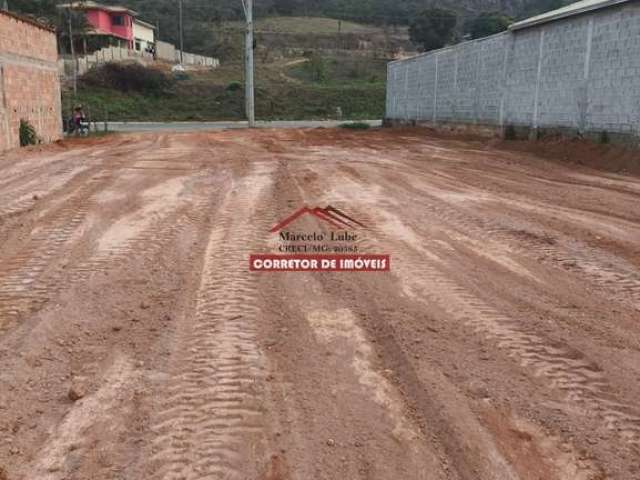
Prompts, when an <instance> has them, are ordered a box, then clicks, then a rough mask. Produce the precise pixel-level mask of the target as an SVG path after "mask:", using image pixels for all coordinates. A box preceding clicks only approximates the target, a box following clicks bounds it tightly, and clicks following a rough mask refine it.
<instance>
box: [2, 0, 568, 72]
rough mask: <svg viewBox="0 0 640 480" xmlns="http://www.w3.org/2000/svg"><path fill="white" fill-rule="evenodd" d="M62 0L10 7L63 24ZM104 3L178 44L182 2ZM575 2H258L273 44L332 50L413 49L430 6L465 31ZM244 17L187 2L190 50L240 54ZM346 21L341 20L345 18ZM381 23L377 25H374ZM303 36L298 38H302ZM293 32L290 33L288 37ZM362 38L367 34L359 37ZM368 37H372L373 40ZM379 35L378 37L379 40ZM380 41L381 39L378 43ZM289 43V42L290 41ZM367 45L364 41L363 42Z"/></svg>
mask: <svg viewBox="0 0 640 480" xmlns="http://www.w3.org/2000/svg"><path fill="white" fill-rule="evenodd" d="M56 3H58V2H57V1H56V0H38V1H34V0H11V1H10V2H9V7H10V9H11V10H12V11H14V12H16V13H23V14H29V15H33V16H36V17H38V18H44V19H48V20H49V21H50V22H51V23H52V24H56V23H57V24H60V21H61V19H60V14H59V12H58V11H57V10H56ZM99 3H103V4H108V5H121V6H126V7H128V8H132V9H134V10H136V11H138V12H139V14H140V18H141V19H143V20H145V21H147V22H149V23H152V24H154V25H157V26H158V27H159V28H158V32H159V37H160V39H162V40H166V41H168V42H170V43H173V44H177V43H178V37H179V34H178V22H177V8H178V2H177V1H176V0H101V1H100V2H99ZM566 3H571V2H567V1H565V0H437V1H436V0H427V1H420V2H418V1H416V0H261V1H259V2H256V5H255V10H256V12H255V16H256V19H257V25H258V30H260V27H261V22H262V24H263V27H264V26H266V27H267V28H263V31H264V32H265V33H268V37H269V45H271V44H273V43H276V44H277V43H278V41H276V39H275V38H274V35H273V34H274V33H279V34H281V35H282V36H281V37H280V40H279V41H280V45H277V46H278V47H282V46H283V45H282V42H285V43H287V42H294V43H298V41H299V40H300V38H299V35H300V34H302V35H306V37H305V42H304V45H290V46H291V47H294V48H295V47H298V48H308V47H309V46H310V45H311V44H312V43H313V38H314V37H318V41H319V42H321V43H322V46H320V47H319V48H327V46H329V45H331V42H332V41H331V40H330V39H328V38H327V36H329V35H333V34H335V33H344V34H345V37H344V39H343V40H344V42H346V46H347V48H348V49H352V48H353V45H354V44H357V43H358V42H359V41H360V40H363V41H365V42H366V41H371V40H372V39H371V35H374V36H376V35H377V37H376V38H378V39H379V38H380V35H379V34H380V33H381V32H384V34H385V37H386V39H385V42H386V43H387V45H390V46H391V47H392V48H398V47H399V48H402V49H405V50H406V49H407V48H408V46H407V43H406V40H407V39H408V36H406V30H404V31H403V30H402V27H407V26H408V25H409V24H410V23H411V22H412V21H413V19H415V18H416V16H417V15H418V14H419V13H420V12H421V11H422V10H424V9H427V8H432V7H437V8H440V9H446V10H449V11H451V12H453V13H455V14H456V17H457V30H458V32H459V33H460V34H462V29H463V27H464V25H465V24H466V23H467V22H469V21H471V20H473V19H474V18H475V17H477V16H478V15H480V14H482V13H499V14H501V15H504V16H507V17H509V18H512V19H518V18H524V17H527V16H531V15H536V14H538V13H542V12H545V11H549V10H553V9H555V8H559V7H560V6H562V5H563V4H566ZM273 17H275V18H280V19H281V18H282V17H315V18H318V17H320V18H321V19H322V18H324V19H326V20H335V21H329V22H326V21H324V22H323V21H322V20H316V21H311V22H303V23H300V22H299V20H298V19H296V20H295V21H289V22H287V21H285V20H275V23H274V22H273V21H272V22H269V20H270V19H271V18H273ZM242 19H243V12H242V2H241V1H240V0H207V1H192V0H184V32H185V39H184V40H185V49H186V50H187V51H191V52H194V53H198V54H202V55H209V56H214V57H218V58H222V59H223V60H224V59H225V58H233V57H235V56H237V54H238V52H236V51H235V50H236V49H237V45H235V44H236V41H235V40H236V39H235V38H230V37H229V33H230V31H229V30H230V27H233V26H234V22H238V21H241V20H242ZM340 20H341V21H342V23H339V21H340ZM374 27H375V28H374ZM296 34H298V36H296ZM287 36H290V37H287ZM358 36H362V38H359V37H358ZM367 36H368V37H369V38H367ZM376 38H374V39H373V41H374V42H376ZM378 43H379V42H378ZM286 46H289V45H286ZM360 46H362V44H361V45H360Z"/></svg>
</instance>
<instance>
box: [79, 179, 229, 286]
mask: <svg viewBox="0 0 640 480" xmlns="http://www.w3.org/2000/svg"><path fill="white" fill-rule="evenodd" d="M225 178H227V177H226V175H221V176H218V175H214V176H213V177H212V176H211V173H210V172H205V173H203V174H199V175H197V176H196V177H195V178H189V179H188V181H187V182H186V183H188V185H185V188H187V189H189V190H192V191H193V193H189V194H187V195H188V196H187V198H185V199H184V200H183V203H184V205H182V206H181V207H179V208H177V209H176V210H169V211H167V212H163V215H162V216H161V217H160V218H157V219H155V220H154V221H152V222H150V223H148V224H147V225H145V227H144V228H143V229H142V230H141V231H140V232H137V233H136V234H135V235H133V236H132V237H131V238H128V239H126V240H125V241H124V242H121V243H117V244H116V245H113V246H111V247H109V248H105V249H100V250H99V251H98V252H97V253H95V254H93V255H91V257H90V258H88V259H87V260H85V261H82V262H80V263H79V264H78V265H76V266H74V267H73V268H72V269H71V270H72V274H71V276H70V281H72V282H78V281H85V280H87V279H88V278H89V277H90V276H91V275H93V274H95V273H96V272H105V271H107V270H110V269H114V268H117V267H118V266H119V265H121V264H122V263H123V262H126V261H127V259H129V258H131V256H133V255H135V256H136V257H147V258H153V257H154V256H156V255H157V254H159V253H160V252H161V251H162V249H163V248H164V247H165V246H166V245H168V244H170V243H171V242H172V241H173V240H174V239H175V238H176V237H177V236H178V235H180V233H181V232H183V231H184V230H185V229H186V228H188V227H194V228H198V227H199V225H201V224H202V222H204V218H205V216H206V215H207V214H208V212H209V210H210V208H211V207H212V206H213V205H214V204H215V202H216V200H218V199H219V197H220V195H221V193H222V191H221V190H220V189H217V190H211V189H210V187H211V185H212V184H213V183H214V182H218V181H220V182H223V183H224V181H225ZM209 191H212V192H213V193H211V194H210V193H208V192H209ZM169 207H171V206H169Z"/></svg>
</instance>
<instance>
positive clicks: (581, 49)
mask: <svg viewBox="0 0 640 480" xmlns="http://www.w3.org/2000/svg"><path fill="white" fill-rule="evenodd" d="M434 82H437V85H435V86H434ZM434 106H435V113H434ZM386 117H387V119H389V120H399V121H404V122H407V121H416V122H431V123H433V124H438V123H456V124H472V125H482V126H489V127H495V128H496V129H498V130H501V129H502V128H504V127H506V126H508V125H513V126H514V127H526V128H527V129H530V130H533V131H535V130H536V129H541V130H542V129H562V130H570V131H576V132H581V133H585V134H589V133H593V134H599V133H601V132H603V131H606V132H610V133H616V134H622V135H630V136H631V137H632V138H633V139H634V142H636V140H637V139H639V138H640V4H638V3H636V2H630V3H627V4H624V5H620V6H615V7H609V8H606V9H602V10H598V11H594V12H591V13H587V14H581V15H576V16H573V17H569V18H566V19H561V20H557V21H554V22H549V23H546V24H541V25H538V26H535V27H530V28H525V29H521V30H516V31H513V32H504V33H501V34H498V35H493V36H491V37H487V38H484V39H479V40H474V41H470V42H464V43H461V44H458V45H454V46H451V47H447V48H444V49H441V50H436V51H432V52H428V53H426V54H422V55H419V56H417V57H414V58H411V59H407V60H401V61H396V62H391V63H390V64H389V66H388V82H387V113H386Z"/></svg>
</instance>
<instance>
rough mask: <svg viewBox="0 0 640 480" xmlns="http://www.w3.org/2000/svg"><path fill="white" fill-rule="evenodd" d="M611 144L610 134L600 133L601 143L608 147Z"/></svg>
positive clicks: (604, 131)
mask: <svg viewBox="0 0 640 480" xmlns="http://www.w3.org/2000/svg"><path fill="white" fill-rule="evenodd" d="M609 142H610V140H609V134H608V133H607V131H606V130H603V131H602V132H600V143H601V144H603V145H607V144H608V143H609Z"/></svg>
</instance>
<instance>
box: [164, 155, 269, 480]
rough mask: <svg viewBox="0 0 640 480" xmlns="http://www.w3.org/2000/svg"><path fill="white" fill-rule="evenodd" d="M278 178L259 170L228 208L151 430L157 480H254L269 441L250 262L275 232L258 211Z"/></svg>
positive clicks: (239, 186) (211, 241)
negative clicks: (264, 422) (264, 433)
mask: <svg viewBox="0 0 640 480" xmlns="http://www.w3.org/2000/svg"><path fill="white" fill-rule="evenodd" d="M271 173H272V172H271V169H270V168H267V167H264V166H260V165H257V166H256V168H255V170H254V171H252V172H251V173H250V174H248V175H247V176H245V177H244V178H242V179H241V180H239V181H238V182H237V183H235V184H234V185H233V187H232V188H233V190H232V192H231V193H230V194H229V195H228V197H227V199H226V201H225V202H224V203H223V204H222V206H221V209H220V218H219V219H218V220H217V221H216V224H215V226H214V228H213V230H212V232H211V236H210V238H209V243H208V246H207V249H206V253H205V258H204V266H203V269H202V280H201V285H200V289H199V291H198V293H197V295H196V299H195V306H194V310H193V318H192V324H191V325H189V326H188V327H187V328H186V330H185V331H184V332H182V335H181V338H180V340H179V341H178V346H177V349H176V352H175V357H176V360H175V364H174V367H173V371H172V373H171V379H170V381H169V384H168V386H167V398H165V399H164V401H163V402H162V407H161V409H160V413H159V414H158V417H157V419H156V421H155V424H154V426H153V428H152V430H153V431H154V432H155V434H156V438H155V439H154V442H153V456H152V459H153V463H154V464H155V467H154V468H153V469H154V470H155V472H154V474H153V476H152V477H151V478H153V479H158V480H161V479H162V480H172V479H174V480H178V479H182V480H192V479H193V480H195V479H199V478H207V479H215V478H221V479H229V480H231V479H240V478H255V475H249V476H248V477H247V476H246V475H247V473H246V472H247V471H253V464H252V461H251V459H253V458H254V456H255V455H256V453H255V450H256V449H259V444H260V443H261V442H262V429H263V426H262V423H261V417H262V412H261V402H260V389H261V388H262V387H261V385H260V384H261V383H262V381H261V380H262V378H263V377H264V375H265V374H264V365H263V359H262V354H261V352H260V350H259V348H258V346H257V339H256V323H255V322H256V317H257V316H258V315H259V313H260V312H259V309H258V305H257V297H258V295H257V278H256V277H255V276H252V275H251V273H250V272H249V271H248V263H247V262H248V258H247V257H248V252H249V251H251V250H252V249H255V248H258V246H259V244H260V243H261V240H260V237H261V236H262V235H263V234H264V232H266V231H267V230H268V228H267V224H266V223H265V221H264V220H261V219H260V217H256V216H255V209H259V208H260V203H261V199H262V198H263V197H264V195H265V194H266V192H267V191H268V190H269V188H270V185H271V178H270V176H271ZM253 463H255V461H254V462H253ZM253 473H254V474H255V472H253Z"/></svg>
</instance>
